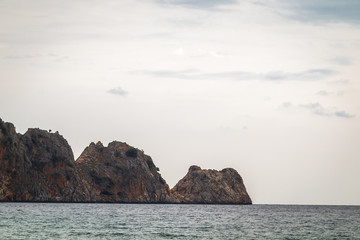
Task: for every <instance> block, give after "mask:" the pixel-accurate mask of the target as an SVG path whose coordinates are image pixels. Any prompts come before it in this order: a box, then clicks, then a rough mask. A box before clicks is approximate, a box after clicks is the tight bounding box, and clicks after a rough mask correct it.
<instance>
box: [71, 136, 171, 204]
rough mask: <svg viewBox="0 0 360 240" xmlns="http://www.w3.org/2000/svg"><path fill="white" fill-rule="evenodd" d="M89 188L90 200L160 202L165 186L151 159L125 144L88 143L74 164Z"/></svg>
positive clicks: (165, 196) (166, 195)
mask: <svg viewBox="0 0 360 240" xmlns="http://www.w3.org/2000/svg"><path fill="white" fill-rule="evenodd" d="M76 164H77V167H78V169H79V170H80V172H81V174H82V176H83V179H84V181H86V183H87V184H88V185H89V186H90V188H91V201H95V202H131V203H162V202H167V201H168V199H169V186H168V185H167V184H166V182H165V180H164V179H163V178H162V177H161V175H160V174H159V173H158V172H157V168H156V166H155V165H154V163H153V161H152V159H151V157H149V156H147V155H145V154H144V153H143V152H142V151H140V150H138V149H136V148H133V147H131V146H129V145H127V144H126V143H122V142H116V141H114V142H111V143H109V145H108V146H107V147H104V146H103V145H102V143H101V142H98V143H97V144H94V143H91V144H90V145H89V146H88V147H87V148H86V149H85V150H84V152H83V153H82V154H81V155H80V157H79V158H78V159H77V161H76Z"/></svg>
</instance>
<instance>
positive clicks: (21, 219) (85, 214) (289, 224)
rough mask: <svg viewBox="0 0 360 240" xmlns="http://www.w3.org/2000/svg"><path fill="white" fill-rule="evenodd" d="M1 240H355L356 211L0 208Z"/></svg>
mask: <svg viewBox="0 0 360 240" xmlns="http://www.w3.org/2000/svg"><path fill="white" fill-rule="evenodd" d="M0 239H360V206H309V205H257V204H254V205H185V204H184V205H182V204H94V203H91V204H86V203H0Z"/></svg>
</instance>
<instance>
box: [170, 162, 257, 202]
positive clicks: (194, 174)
mask: <svg viewBox="0 0 360 240" xmlns="http://www.w3.org/2000/svg"><path fill="white" fill-rule="evenodd" d="M171 197H172V198H173V201H174V202H176V201H177V202H179V203H204V204H209V203H211V204H251V199H250V197H249V195H248V193H247V192H246V188H245V185H244V183H243V180H242V178H241V176H240V175H239V174H238V173H237V171H236V170H234V169H232V168H225V169H223V170H221V171H216V170H203V169H201V168H200V167H198V166H191V167H190V168H189V171H188V173H187V174H186V176H185V177H184V178H183V179H181V180H180V181H179V182H178V183H177V184H176V185H175V187H174V188H173V189H171Z"/></svg>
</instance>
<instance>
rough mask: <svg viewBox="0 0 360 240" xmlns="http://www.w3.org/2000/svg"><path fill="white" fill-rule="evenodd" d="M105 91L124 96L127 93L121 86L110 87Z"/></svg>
mask: <svg viewBox="0 0 360 240" xmlns="http://www.w3.org/2000/svg"><path fill="white" fill-rule="evenodd" d="M107 92H108V93H111V94H115V95H119V96H125V95H127V94H128V92H127V91H125V90H124V89H122V88H121V87H118V88H113V89H110V90H109V91H107Z"/></svg>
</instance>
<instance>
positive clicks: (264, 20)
mask: <svg viewBox="0 0 360 240" xmlns="http://www.w3.org/2000/svg"><path fill="white" fill-rule="evenodd" d="M359 12H360V1H358V0H347V1H343V0H317V1H312V0H301V1H300V0H298V1H297V0H290V1H289V0H287V1H285V0H238V1H237V0H221V1H220V0H196V1H195V0H122V1H117V0H116V1H115V0H108V1H98V0H86V1H85V0H76V1H62V0H53V1H46V0H32V1H26V0H0V117H1V118H2V119H3V120H4V121H8V122H12V123H14V124H15V126H16V127H17V131H18V132H20V133H24V132H25V131H26V130H27V128H28V127H39V128H42V129H51V130H53V131H59V132H60V134H62V135H63V136H64V137H65V138H66V139H67V140H68V142H69V144H70V145H71V146H72V148H73V151H74V155H75V158H77V157H78V156H79V155H80V153H81V152H82V150H83V149H84V148H85V147H86V146H87V145H88V144H89V143H90V142H92V141H93V142H97V141H102V142H103V143H104V144H107V143H109V142H110V141H113V140H119V141H123V142H127V143H129V144H131V145H133V146H135V147H137V148H140V149H143V150H144V151H145V153H147V154H149V155H150V156H152V158H153V160H154V162H155V164H156V165H157V166H158V167H159V168H160V170H161V171H160V172H161V174H162V176H163V177H164V178H165V179H166V180H167V182H168V184H169V185H170V187H172V186H174V185H175V184H176V182H177V181H178V180H179V179H181V178H182V177H183V176H184V175H185V174H186V172H187V170H188V168H189V166H190V165H194V164H195V165H199V166H201V167H202V168H211V169H212V168H214V169H222V168H225V167H233V168H235V169H236V170H237V171H238V172H239V173H240V174H241V175H242V177H243V178H244V181H245V184H246V187H247V189H248V191H249V193H250V195H251V197H252V199H253V201H254V203H296V204H358V205H359V204H360V191H359V187H360V174H359V172H360V79H359V76H360V68H359V64H360V14H359Z"/></svg>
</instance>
